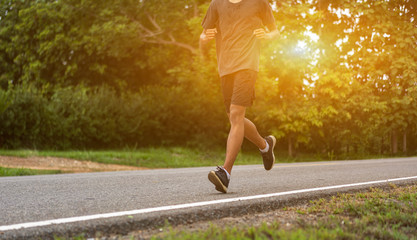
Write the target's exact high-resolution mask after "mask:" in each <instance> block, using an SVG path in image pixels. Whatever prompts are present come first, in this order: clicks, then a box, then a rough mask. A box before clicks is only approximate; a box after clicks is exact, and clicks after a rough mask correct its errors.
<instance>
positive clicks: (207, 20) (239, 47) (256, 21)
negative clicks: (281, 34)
mask: <svg viewBox="0 0 417 240" xmlns="http://www.w3.org/2000/svg"><path fill="white" fill-rule="evenodd" d="M202 26H203V28H204V29H210V28H217V34H216V50H217V63H218V67H219V74H220V76H221V77H222V76H224V75H227V74H231V73H234V72H237V71H239V70H242V69H251V70H254V71H258V70H259V54H260V40H259V39H258V38H256V36H255V35H254V34H253V31H254V30H255V29H257V28H261V27H263V26H267V27H268V30H270V31H272V30H275V29H276V25H275V20H274V16H273V15H272V9H271V7H270V6H269V3H268V1H267V0H241V1H240V2H238V3H231V2H230V1H229V0H212V2H211V4H210V7H209V9H208V11H207V13H206V16H205V17H204V20H203V23H202Z"/></svg>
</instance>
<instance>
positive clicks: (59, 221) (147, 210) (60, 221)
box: [0, 176, 417, 231]
mask: <svg viewBox="0 0 417 240" xmlns="http://www.w3.org/2000/svg"><path fill="white" fill-rule="evenodd" d="M411 179H417V176H412V177H403V178H393V179H386V180H379V181H371V182H361V183H352V184H344V185H336V186H328V187H318V188H310V189H301V190H294V191H288V192H280V193H270V194H262V195H255V196H247V197H238V198H227V199H220V200H213V201H204V202H195V203H186V204H178V205H171V206H162V207H154V208H145V209H138V210H131V211H123V212H113V213H103V214H95V215H87V216H80V217H70V218H60V219H53V220H47V221H39V222H28V223H20V224H13V225H4V226H0V231H10V230H19V229H22V228H33V227H42V226H48V225H53V224H63V223H73V222H81V221H88V220H95V219H103V218H111V217H122V216H130V215H137V214H144V213H151V212H161V211H168V210H175V209H184V208H191V207H201V206H208V205H213V204H220V203H230V202H238V201H246V200H254V199H262V198H270V197H278V196H284V195H291V194H298V193H307V192H317V191H324V190H330V189H337V188H348V187H356V186H363V185H372V184H378V183H388V182H397V181H405V180H411Z"/></svg>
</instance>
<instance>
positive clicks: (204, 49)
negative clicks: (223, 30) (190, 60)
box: [199, 28, 217, 57]
mask: <svg viewBox="0 0 417 240" xmlns="http://www.w3.org/2000/svg"><path fill="white" fill-rule="evenodd" d="M216 33H217V29H216V28H212V29H204V30H203V32H202V33H201V35H200V44H199V45H200V51H201V53H202V54H203V56H204V57H206V56H207V53H208V43H209V42H210V40H212V39H214V38H215V37H216Z"/></svg>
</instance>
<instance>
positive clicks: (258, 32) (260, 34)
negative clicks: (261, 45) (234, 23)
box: [253, 28, 279, 39]
mask: <svg viewBox="0 0 417 240" xmlns="http://www.w3.org/2000/svg"><path fill="white" fill-rule="evenodd" d="M253 35H255V36H256V37H257V38H259V39H273V38H276V37H277V36H279V32H278V30H274V31H272V32H266V30H265V29H263V28H258V29H255V31H253Z"/></svg>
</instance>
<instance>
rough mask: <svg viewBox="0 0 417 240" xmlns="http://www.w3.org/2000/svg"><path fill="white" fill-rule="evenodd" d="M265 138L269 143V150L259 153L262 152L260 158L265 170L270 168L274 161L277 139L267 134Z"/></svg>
mask: <svg viewBox="0 0 417 240" xmlns="http://www.w3.org/2000/svg"><path fill="white" fill-rule="evenodd" d="M265 140H266V141H267V142H268V144H269V150H268V152H266V153H261V154H262V159H263V161H264V168H265V170H271V169H272V167H273V166H274V163H275V156H274V147H275V143H276V142H277V140H276V139H275V137H274V136H272V135H269V136H268V137H266V138H265Z"/></svg>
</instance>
